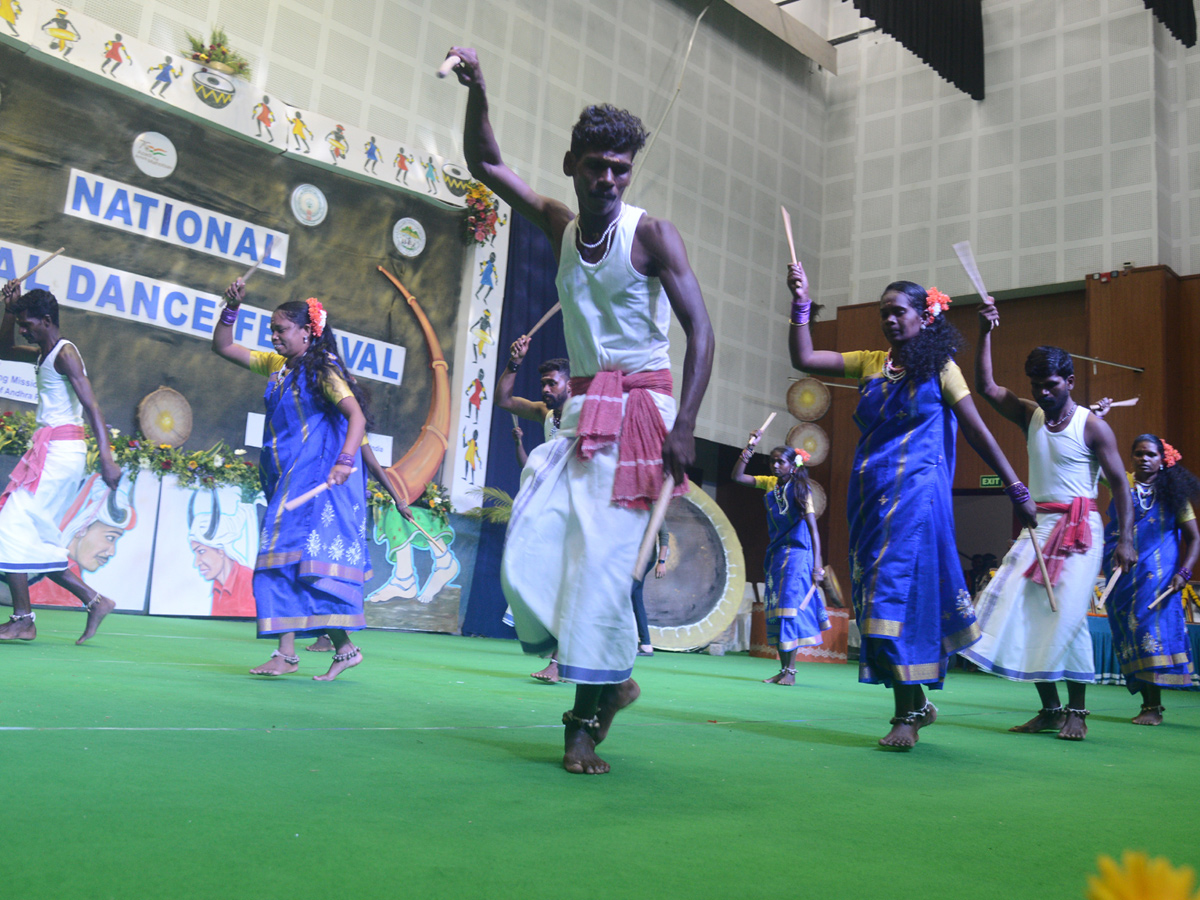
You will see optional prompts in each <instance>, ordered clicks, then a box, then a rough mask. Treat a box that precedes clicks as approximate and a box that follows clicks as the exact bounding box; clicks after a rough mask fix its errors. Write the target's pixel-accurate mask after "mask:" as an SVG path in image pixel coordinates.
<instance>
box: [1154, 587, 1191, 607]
mask: <svg viewBox="0 0 1200 900" xmlns="http://www.w3.org/2000/svg"><path fill="white" fill-rule="evenodd" d="M1179 590H1183V588H1180V589H1179ZM1178 593H1179V591H1173V590H1171V589H1170V588H1167V589H1166V590H1165V591H1163V592H1162V593H1161V594H1159V595H1158V596H1157V597H1155V598H1154V602H1153V603H1151V604H1150V606H1149V609H1154V608H1155V607H1156V606H1158V604H1160V603H1162V602H1163V601H1164V600H1166V599H1167V598H1168V597H1170V596H1171V595H1172V594H1178Z"/></svg>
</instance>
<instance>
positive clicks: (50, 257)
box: [13, 247, 67, 282]
mask: <svg viewBox="0 0 1200 900" xmlns="http://www.w3.org/2000/svg"><path fill="white" fill-rule="evenodd" d="M66 249H67V248H66V247H59V248H58V249H57V250H55V251H54V252H53V253H51V254H50V255H49V256H47V257H46V258H45V259H43V260H42V261H41V262H40V263H38V264H37V265H36V266H34V267H33V268H32V269H30V270H29V271H28V272H26V273H25V274H24V275H20V276H18V277H17V278H14V279H13V280H14V281H17V282H21V281H24V280H25V279H26V278H28V277H30V276H31V275H33V274H34V273H35V272H36V271H37V270H38V269H40V268H41V267H42V266H44V265H45V264H46V263H48V262H50V260H52V259H54V257H56V256H58V254H60V253H62V252H63V251H64V250H66Z"/></svg>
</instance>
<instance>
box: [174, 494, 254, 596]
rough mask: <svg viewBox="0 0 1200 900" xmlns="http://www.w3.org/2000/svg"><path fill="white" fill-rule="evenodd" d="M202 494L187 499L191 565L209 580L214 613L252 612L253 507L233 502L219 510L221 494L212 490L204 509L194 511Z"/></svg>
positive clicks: (202, 576)
mask: <svg viewBox="0 0 1200 900" xmlns="http://www.w3.org/2000/svg"><path fill="white" fill-rule="evenodd" d="M201 496H202V495H201V494H200V493H199V492H195V493H193V494H192V497H191V499H190V500H189V501H188V542H189V545H190V546H191V550H192V565H193V566H195V568H196V571H197V572H199V573H200V577H201V578H203V579H204V580H205V581H208V582H211V584H212V610H211V613H210V614H211V615H214V616H240V617H247V616H248V617H253V616H254V591H253V577H254V570H253V569H252V568H251V566H250V563H252V562H253V559H252V557H253V554H254V551H255V546H254V541H255V535H256V532H257V531H258V527H257V526H258V523H257V521H256V520H255V516H254V507H252V506H249V505H247V504H241V503H239V504H237V505H236V506H234V507H233V509H231V510H228V511H222V509H221V498H220V494H219V493H218V492H217V491H212V492H211V493H210V495H209V500H208V511H207V512H200V513H197V512H196V507H197V506H198V505H203V502H204V501H203V500H201V501H199V503H198V502H197V498H199V497H201Z"/></svg>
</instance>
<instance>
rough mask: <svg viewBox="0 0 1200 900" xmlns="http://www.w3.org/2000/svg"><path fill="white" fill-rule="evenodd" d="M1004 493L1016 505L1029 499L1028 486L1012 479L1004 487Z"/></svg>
mask: <svg viewBox="0 0 1200 900" xmlns="http://www.w3.org/2000/svg"><path fill="white" fill-rule="evenodd" d="M1004 493H1006V494H1008V499H1010V500H1011V501H1012V502H1013V503H1015V504H1017V505H1018V506H1019V505H1020V504H1022V503H1024V502H1025V501H1026V500H1028V499H1029V488H1027V487H1025V485H1023V484H1021V482H1019V481H1014V482H1013V483H1012V484H1010V485H1008V486H1007V487H1005V488H1004Z"/></svg>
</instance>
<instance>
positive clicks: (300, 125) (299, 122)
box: [287, 110, 313, 153]
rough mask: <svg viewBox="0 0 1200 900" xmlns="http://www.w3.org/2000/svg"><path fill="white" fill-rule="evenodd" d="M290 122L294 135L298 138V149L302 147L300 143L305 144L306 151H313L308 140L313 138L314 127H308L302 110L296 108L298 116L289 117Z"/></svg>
mask: <svg viewBox="0 0 1200 900" xmlns="http://www.w3.org/2000/svg"><path fill="white" fill-rule="evenodd" d="M287 120H288V124H289V125H291V126H292V137H294V138H295V139H296V149H297V150H299V149H300V145H301V144H303V145H304V152H305V153H311V152H312V150H311V149H310V148H309V146H308V142H309V141H310V140H312V138H313V133H312V129H311V128H309V127H308V123H307V122H305V121H304V119H303V117H301V115H300V110H296V117H295V118H292V117H291V116H288V117H287Z"/></svg>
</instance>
